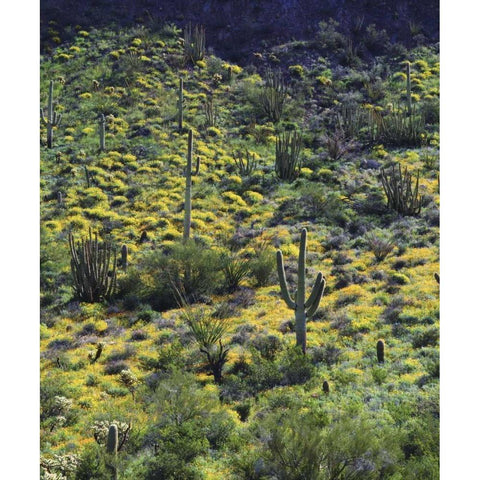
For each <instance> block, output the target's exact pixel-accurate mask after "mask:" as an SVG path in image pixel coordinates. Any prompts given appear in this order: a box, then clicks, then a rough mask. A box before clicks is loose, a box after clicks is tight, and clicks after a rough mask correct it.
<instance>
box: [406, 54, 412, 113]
mask: <svg viewBox="0 0 480 480" xmlns="http://www.w3.org/2000/svg"><path fill="white" fill-rule="evenodd" d="M406 69H407V112H408V115H409V116H410V115H411V114H412V83H411V80H410V62H407V67H406Z"/></svg>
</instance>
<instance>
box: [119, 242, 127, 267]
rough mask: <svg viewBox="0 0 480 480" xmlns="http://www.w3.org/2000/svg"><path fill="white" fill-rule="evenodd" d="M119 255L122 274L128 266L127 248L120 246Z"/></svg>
mask: <svg viewBox="0 0 480 480" xmlns="http://www.w3.org/2000/svg"><path fill="white" fill-rule="evenodd" d="M120 253H121V265H122V270H123V271H124V272H126V271H127V265H128V247H127V246H126V245H122V248H121V250H120Z"/></svg>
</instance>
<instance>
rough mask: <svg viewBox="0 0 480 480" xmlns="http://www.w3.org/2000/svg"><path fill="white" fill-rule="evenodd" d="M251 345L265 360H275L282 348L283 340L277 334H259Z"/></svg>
mask: <svg viewBox="0 0 480 480" xmlns="http://www.w3.org/2000/svg"><path fill="white" fill-rule="evenodd" d="M250 345H252V347H253V348H255V350H257V351H258V353H260V356H261V357H262V358H264V359H265V360H274V359H275V356H276V355H277V353H278V352H279V351H280V350H281V349H282V341H281V340H280V339H279V338H278V337H277V336H275V335H258V336H256V337H255V338H254V339H253V340H252V341H251V342H250Z"/></svg>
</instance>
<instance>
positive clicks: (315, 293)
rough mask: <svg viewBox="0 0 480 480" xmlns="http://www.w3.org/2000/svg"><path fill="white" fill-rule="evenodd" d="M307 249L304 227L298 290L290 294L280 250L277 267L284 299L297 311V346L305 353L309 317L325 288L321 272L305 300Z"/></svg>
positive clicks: (315, 308)
mask: <svg viewBox="0 0 480 480" xmlns="http://www.w3.org/2000/svg"><path fill="white" fill-rule="evenodd" d="M306 251H307V230H306V229H305V228H304V229H302V233H301V236H300V252H299V255H298V273H297V277H298V282H297V283H298V285H297V291H296V293H295V294H294V295H293V297H292V296H291V295H290V293H289V291H288V286H287V279H286V277H285V268H284V266H283V255H282V252H281V251H280V250H278V251H277V269H278V278H279V281H280V290H281V294H282V298H283V300H285V303H286V304H287V306H288V307H290V308H291V309H293V310H294V311H295V333H296V337H297V346H299V347H301V348H302V351H303V353H305V351H306V348H307V318H311V317H312V316H313V315H314V314H315V312H316V311H317V309H318V305H319V304H320V300H321V299H322V296H323V291H324V290H325V278H324V277H323V275H322V273H321V272H320V273H319V274H318V276H317V279H316V280H315V284H314V285H313V289H312V293H311V294H310V297H309V298H308V300H305V259H306Z"/></svg>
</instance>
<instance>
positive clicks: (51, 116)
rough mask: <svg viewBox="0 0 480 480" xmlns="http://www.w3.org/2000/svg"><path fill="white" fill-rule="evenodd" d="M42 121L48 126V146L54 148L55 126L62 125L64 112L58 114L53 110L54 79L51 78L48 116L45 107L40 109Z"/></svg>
mask: <svg viewBox="0 0 480 480" xmlns="http://www.w3.org/2000/svg"><path fill="white" fill-rule="evenodd" d="M40 116H41V118H42V122H43V123H44V124H45V125H46V126H47V147H48V148H52V144H53V127H56V126H58V125H60V122H61V121H62V114H61V113H60V114H58V113H57V112H55V111H54V110H53V80H50V88H49V91H48V107H47V116H46V117H45V115H44V112H43V108H41V109H40Z"/></svg>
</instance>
